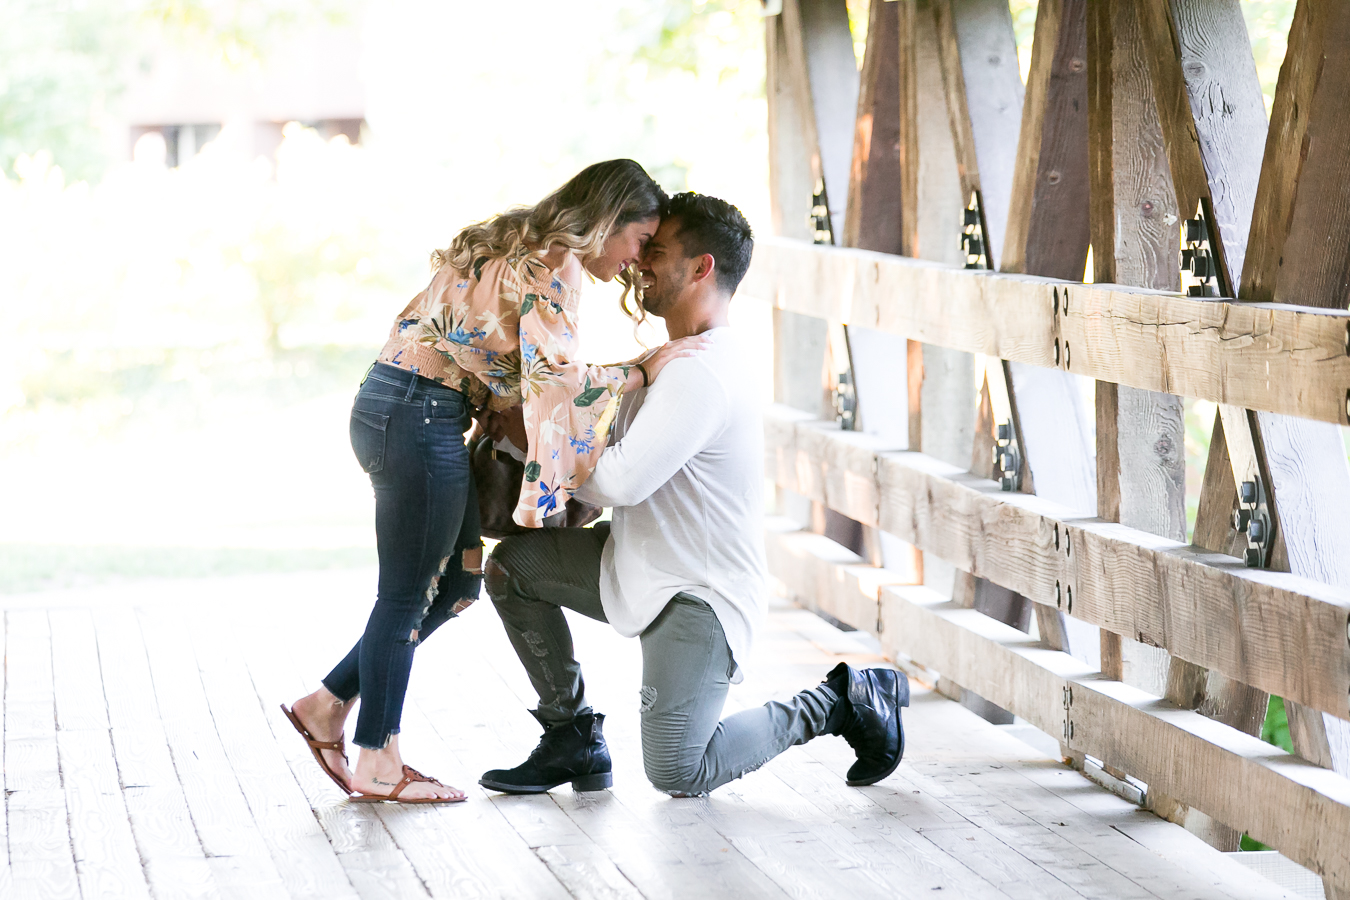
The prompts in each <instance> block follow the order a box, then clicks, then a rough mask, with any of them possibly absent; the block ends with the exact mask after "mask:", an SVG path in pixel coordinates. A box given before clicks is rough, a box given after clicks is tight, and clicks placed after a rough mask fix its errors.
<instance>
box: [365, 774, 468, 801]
mask: <svg viewBox="0 0 1350 900" xmlns="http://www.w3.org/2000/svg"><path fill="white" fill-rule="evenodd" d="M414 781H429V782H431V783H432V784H434V785H436V786H437V787H443V788H447V789H448V790H457V788H450V787H448V786H447V785H444V784H441V783H440V782H439V781H437V780H436V779H435V778H428V777H427V776H425V775H423V774H422V773H421V772H419V771H417V770H416V769H414V768H413V767H412V766H404V767H403V779H402V780H401V781H400V782H399V783H398V784H396V785H394V789H393V790H392V791H390V792H389V793H387V794H367V793H365V792H364V791H358V792H357V793H356V795H355V796H353V797H352V798H351V800H352V802H353V803H382V802H385V801H392V802H394V803H407V804H410V805H411V804H413V803H463V802H464V801H465V800H468V799H469V795H468V794H465V795H464V796H463V797H447V798H441V797H421V798H419V799H417V800H400V799H398V795H399V794H401V793H403V789H404V788H405V787H407V786H408V785H410V784H412V783H413V782H414ZM460 793H463V791H461V792H460Z"/></svg>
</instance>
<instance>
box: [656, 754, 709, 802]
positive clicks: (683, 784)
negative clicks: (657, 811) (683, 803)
mask: <svg viewBox="0 0 1350 900" xmlns="http://www.w3.org/2000/svg"><path fill="white" fill-rule="evenodd" d="M643 768H644V769H646V771H647V780H648V781H649V782H651V785H652V787H654V788H656V789H657V790H658V791H663V792H664V793H667V794H678V795H694V794H701V793H703V792H704V789H703V787H702V784H701V780H700V779H699V777H698V770H697V769H696V768H688V767H681V766H665V765H652V764H651V763H648V762H646V761H645V760H644V765H643Z"/></svg>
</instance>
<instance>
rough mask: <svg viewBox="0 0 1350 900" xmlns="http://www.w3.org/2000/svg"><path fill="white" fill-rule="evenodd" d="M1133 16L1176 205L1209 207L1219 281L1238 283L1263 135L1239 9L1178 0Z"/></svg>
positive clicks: (1222, 1) (1218, 0) (1215, 0)
mask: <svg viewBox="0 0 1350 900" xmlns="http://www.w3.org/2000/svg"><path fill="white" fill-rule="evenodd" d="M1139 18H1140V23H1141V25H1142V26H1143V29H1144V33H1145V36H1146V40H1145V41H1144V43H1143V49H1144V51H1145V52H1146V54H1147V55H1148V63H1149V71H1150V75H1151V78H1152V82H1153V89H1154V96H1155V99H1156V101H1157V109H1158V114H1159V118H1160V120H1161V125H1162V131H1163V135H1164V136H1165V137H1166V144H1167V152H1168V159H1169V161H1170V163H1171V171H1172V180H1173V184H1174V185H1175V188H1176V194H1177V206H1178V209H1179V211H1180V214H1181V217H1182V218H1192V217H1194V216H1195V213H1196V209H1197V207H1198V205H1199V204H1200V203H1201V202H1203V203H1204V204H1205V205H1206V209H1208V210H1209V211H1210V218H1211V221H1212V225H1213V231H1214V234H1212V235H1211V236H1210V245H1211V247H1212V248H1213V249H1214V250H1215V253H1216V257H1217V260H1218V262H1219V265H1220V266H1221V267H1222V270H1223V271H1222V273H1221V277H1220V284H1221V285H1222V286H1228V287H1229V288H1230V289H1235V288H1236V287H1237V285H1238V281H1239V277H1238V276H1240V275H1241V272H1242V265H1243V260H1244V259H1245V258H1246V255H1247V240H1248V232H1249V230H1250V227H1251V220H1252V209H1253V205H1254V203H1255V199H1256V191H1257V183H1258V181H1259V178H1260V172H1261V147H1262V145H1263V143H1264V141H1263V140H1262V138H1263V137H1264V135H1265V134H1266V108H1265V101H1264V100H1263V99H1262V97H1261V84H1260V82H1259V81H1258V79H1257V76H1256V64H1255V61H1254V60H1253V59H1252V54H1251V44H1250V41H1249V39H1248V37H1247V26H1246V23H1245V22H1244V20H1243V17H1242V10H1241V9H1240V8H1239V5H1238V2H1237V0H1176V2H1171V3H1149V4H1142V5H1140V6H1139Z"/></svg>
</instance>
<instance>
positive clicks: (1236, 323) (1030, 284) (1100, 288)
mask: <svg viewBox="0 0 1350 900" xmlns="http://www.w3.org/2000/svg"><path fill="white" fill-rule="evenodd" d="M742 290H743V291H744V292H745V293H746V295H747V296H754V297H760V298H763V299H765V300H769V301H771V302H773V303H774V304H775V305H776V306H777V307H778V308H781V309H785V310H791V311H795V312H797V313H800V314H802V315H807V316H816V317H820V318H827V319H831V320H833V321H839V322H847V323H850V324H856V325H862V326H865V327H868V328H876V329H879V330H882V331H890V332H892V333H894V334H899V335H902V336H904V337H907V338H909V339H911V340H916V341H923V342H925V343H929V344H937V345H939V346H943V347H949V348H953V349H957V350H964V351H967V352H972V353H983V354H985V355H987V356H994V357H998V358H1001V359H1007V360H1011V361H1014V362H1023V363H1027V364H1030V365H1035V366H1041V367H1047V368H1064V369H1067V370H1068V371H1071V372H1074V373H1075V374H1078V375H1083V376H1085V377H1089V378H1096V379H1099V380H1102V381H1110V382H1113V383H1117V384H1124V385H1128V386H1131V387H1137V388H1142V389H1146V390H1152V391H1165V392H1168V393H1173V394H1179V395H1182V396H1187V397H1196V398H1199V399H1203V400H1212V401H1214V402H1216V403H1230V404H1233V405H1235V406H1241V407H1244V408H1247V409H1257V410H1264V411H1270V412H1282V413H1287V414H1291V415H1298V416H1303V417H1306V418H1310V419H1318V420H1321V421H1326V422H1335V423H1338V424H1350V419H1347V418H1346V417H1345V393H1346V389H1347V387H1350V357H1347V356H1346V352H1345V338H1346V325H1347V320H1348V319H1350V314H1347V313H1345V312H1343V311H1340V310H1315V309H1311V308H1295V307H1292V306H1290V305H1287V304H1257V303H1229V302H1223V301H1215V300H1206V299H1203V298H1192V297H1180V296H1177V295H1175V294H1169V293H1165V292H1161V291H1146V290H1143V289H1139V288H1133V289H1132V288H1127V287H1122V286H1119V285H1105V284H1093V285H1083V286H1076V285H1071V284H1070V285H1067V286H1066V285H1065V284H1064V283H1061V282H1055V281H1052V280H1049V279H1041V278H1034V277H1032V276H1026V275H1007V274H1001V273H989V272H976V271H967V270H963V269H958V268H955V267H949V266H943V265H939V264H936V263H932V262H921V261H918V260H911V259H907V258H905V257H897V256H891V255H888V254H879V253H869V252H868V251H865V250H852V249H845V248H830V247H812V246H810V245H805V244H802V243H800V242H791V241H778V240H776V239H772V238H769V239H761V240H760V241H759V242H758V243H757V246H756V248H755V256H754V259H753V261H752V263H751V267H750V273H749V274H748V275H747V278H746V282H745V285H744V287H743V288H742ZM1066 291H1067V294H1068V303H1067V309H1065V308H1064V304H1062V303H1059V302H1058V301H1059V300H1060V299H1062V295H1064V294H1065V293H1066ZM901 298H903V299H904V302H899V301H900V299H901ZM1057 307H1058V308H1059V312H1058V314H1056V312H1055V310H1056V308H1057ZM1056 338H1058V339H1059V340H1058V347H1059V350H1060V361H1059V362H1056V357H1055V352H1056V347H1057V342H1056Z"/></svg>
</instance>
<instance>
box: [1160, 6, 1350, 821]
mask: <svg viewBox="0 0 1350 900" xmlns="http://www.w3.org/2000/svg"><path fill="white" fill-rule="evenodd" d="M1164 12H1165V13H1166V15H1165V16H1164V15H1163V14H1160V13H1159V12H1157V11H1154V12H1153V14H1152V15H1151V16H1150V17H1149V18H1148V20H1147V22H1148V27H1149V29H1150V31H1151V33H1152V36H1153V37H1154V40H1153V41H1151V44H1152V46H1153V48H1154V50H1155V52H1154V54H1153V56H1152V58H1151V63H1152V69H1153V71H1154V73H1155V74H1154V81H1155V83H1156V84H1157V85H1158V86H1159V95H1160V97H1164V98H1166V99H1164V100H1163V101H1160V109H1161V112H1162V122H1163V128H1164V131H1165V132H1166V133H1167V138H1168V145H1169V150H1170V153H1171V156H1172V160H1173V166H1172V168H1173V173H1174V176H1175V177H1176V189H1177V194H1178V200H1179V202H1180V203H1181V204H1183V211H1186V210H1187V209H1190V210H1193V209H1194V205H1195V203H1196V202H1197V201H1199V202H1203V203H1206V204H1207V205H1208V207H1207V208H1209V209H1210V210H1212V214H1213V218H1214V219H1215V221H1216V223H1217V228H1216V231H1217V232H1218V234H1217V235H1216V236H1215V237H1216V239H1215V240H1212V241H1211V243H1212V244H1217V246H1216V249H1217V250H1219V251H1220V252H1219V254H1218V255H1219V260H1220V263H1221V265H1224V266H1225V267H1226V271H1227V274H1228V277H1229V284H1231V285H1233V286H1235V287H1236V288H1237V289H1238V293H1239V296H1241V297H1243V298H1244V299H1274V300H1277V301H1280V300H1285V301H1294V302H1299V303H1306V304H1310V305H1318V306H1341V307H1343V306H1345V301H1346V288H1345V286H1344V278H1345V276H1344V273H1345V272H1346V262H1347V259H1346V252H1347V249H1350V219H1347V218H1346V217H1345V216H1344V209H1345V204H1344V202H1343V199H1342V196H1341V195H1338V194H1337V193H1336V191H1337V190H1339V189H1341V186H1342V185H1343V184H1344V178H1345V176H1344V172H1345V167H1346V165H1347V164H1350V152H1348V148H1347V145H1346V142H1345V133H1346V122H1345V117H1344V115H1342V114H1341V113H1339V112H1335V113H1332V112H1329V110H1330V109H1332V108H1338V107H1339V104H1340V103H1341V102H1343V98H1344V96H1345V92H1346V90H1347V89H1350V81H1347V79H1350V63H1348V61H1347V59H1346V56H1345V54H1344V52H1343V48H1344V47H1345V45H1346V39H1347V37H1348V36H1350V16H1347V15H1346V12H1347V8H1346V7H1345V6H1344V5H1343V4H1325V3H1319V2H1300V4H1299V5H1298V7H1297V9H1296V11H1295V16H1294V22H1293V25H1292V27H1291V29H1290V37H1289V49H1288V52H1287V54H1286V56H1285V62H1284V65H1283V66H1282V67H1281V71H1280V83H1279V87H1278V89H1277V91H1276V100H1275V105H1274V110H1273V121H1272V123H1271V127H1270V129H1269V131H1268V132H1267V137H1266V141H1265V149H1264V155H1261V154H1259V153H1258V147H1259V142H1257V141H1255V140H1253V137H1254V136H1255V135H1257V134H1260V133H1261V131H1262V128H1263V126H1264V124H1265V106H1264V103H1263V101H1262V99H1261V95H1260V90H1259V85H1258V83H1257V80H1256V73H1255V66H1254V64H1253V63H1252V61H1251V59H1250V56H1249V54H1248V52H1247V50H1248V47H1249V46H1250V45H1249V44H1248V39H1247V33H1246V28H1245V24H1244V22H1243V20H1242V15H1241V12H1240V10H1239V9H1238V7H1237V3H1236V2H1235V0H1172V3H1171V4H1170V6H1169V7H1168V8H1167V9H1166V10H1165V11H1164ZM1160 38H1168V39H1170V40H1168V41H1167V44H1163V43H1162V42H1161V41H1160V40H1159V39H1160ZM1164 47H1168V48H1169V49H1172V51H1173V52H1172V53H1165V52H1163V48H1164ZM1215 96H1221V97H1222V98H1223V101H1224V102H1223V104H1222V106H1221V107H1219V108H1216V107H1215V105H1214V104H1213V102H1212V99H1213V97H1215ZM1319 97H1320V99H1319ZM1328 116H1330V118H1327V117H1328ZM1300 209H1301V212H1300ZM1187 214H1192V213H1187ZM1248 221H1250V222H1251V232H1250V235H1249V234H1248V231H1247V227H1246V223H1247V222H1248ZM1309 241H1312V242H1314V243H1315V244H1316V246H1317V250H1316V251H1312V250H1311V248H1310V245H1309V243H1308V242H1309ZM1338 272H1340V273H1342V274H1339V275H1338V274H1337V273H1338ZM1225 413H1226V415H1225V416H1224V417H1223V419H1222V420H1221V421H1219V422H1216V424H1215V429H1214V437H1213V440H1214V441H1215V442H1221V443H1223V444H1224V445H1225V446H1224V447H1223V448H1222V449H1223V450H1224V451H1225V453H1226V451H1227V449H1228V447H1227V445H1228V444H1231V443H1233V442H1234V441H1236V442H1237V443H1238V444H1240V445H1241V446H1242V449H1243V451H1244V454H1249V455H1250V456H1251V457H1252V459H1253V461H1252V462H1251V463H1247V464H1245V465H1244V468H1243V472H1244V473H1246V472H1248V470H1253V471H1254V472H1259V473H1260V474H1261V475H1262V477H1263V478H1264V480H1265V481H1266V488H1267V493H1268V496H1269V498H1270V504H1271V510H1272V513H1273V516H1274V519H1275V521H1276V522H1277V526H1276V546H1275V551H1274V553H1273V554H1272V559H1271V567H1272V568H1280V569H1288V570H1292V571H1294V572H1295V573H1297V574H1301V575H1306V576H1308V577H1313V578H1317V579H1319V580H1322V581H1326V582H1328V583H1332V584H1347V583H1350V565H1347V563H1346V562H1345V561H1344V560H1343V559H1342V557H1343V554H1341V553H1340V552H1338V550H1337V549H1336V548H1337V542H1338V541H1339V540H1344V539H1345V538H1346V537H1350V530H1347V529H1346V528H1345V526H1344V525H1343V522H1344V513H1343V510H1344V509H1345V508H1346V505H1347V504H1350V470H1347V466H1346V461H1345V451H1344V447H1343V445H1342V443H1341V439H1340V435H1339V431H1338V429H1337V428H1336V427H1335V426H1334V425H1327V424H1325V423H1317V422H1309V421H1307V420H1303V419H1296V418H1293V417H1288V416H1278V415H1273V414H1267V413H1258V414H1251V413H1246V412H1242V411H1230V410H1225ZM1227 413H1231V414H1227ZM1217 452H1218V451H1217V450H1216V449H1215V448H1214V447H1213V446H1211V458H1210V463H1209V468H1207V469H1206V491H1209V490H1210V488H1211V484H1212V483H1213V482H1214V481H1215V480H1219V479H1221V478H1223V477H1224V476H1226V477H1227V483H1226V484H1225V485H1224V487H1223V491H1224V493H1223V500H1222V501H1220V502H1216V503H1215V504H1214V507H1215V508H1214V510H1213V512H1212V517H1213V519H1214V520H1215V521H1216V522H1217V520H1218V518H1219V516H1220V515H1221V514H1222V513H1224V512H1227V510H1225V509H1224V507H1225V506H1229V507H1231V505H1232V500H1231V497H1230V496H1229V494H1228V493H1227V492H1228V491H1234V490H1236V487H1235V484H1236V481H1237V480H1238V477H1239V476H1238V475H1237V473H1236V468H1237V466H1236V465H1234V466H1233V468H1232V469H1229V470H1228V471H1227V472H1225V471H1224V470H1225V469H1226V468H1228V467H1227V463H1226V460H1225V462H1224V463H1223V464H1220V465H1218V466H1217V468H1215V464H1216V462H1217V459H1216V455H1215V454H1216V453H1217ZM1210 468H1215V471H1214V472H1213V473H1211V471H1210ZM1313 473H1317V474H1315V475H1314V474H1313ZM1240 477H1241V478H1243V479H1245V478H1247V477H1250V476H1249V475H1248V474H1242V475H1241V476H1240ZM1204 501H1205V496H1204V495H1202V510H1201V513H1202V514H1204V513H1206V510H1205V509H1204V508H1203V504H1204ZM1203 519H1204V517H1203V516H1202V517H1201V518H1198V519H1197V522H1196V538H1195V540H1196V543H1201V541H1202V540H1203V541H1205V543H1203V544H1201V545H1202V546H1208V547H1210V548H1211V549H1223V550H1225V551H1227V550H1228V548H1224V547H1222V546H1218V545H1222V544H1223V543H1224V542H1225V540H1226V539H1227V537H1226V535H1225V534H1223V533H1222V529H1221V526H1216V527H1215V529H1214V530H1213V531H1212V532H1210V533H1208V534H1207V533H1206V532H1207V529H1206V528H1205V527H1204V521H1203ZM1286 708H1287V711H1288V713H1289V721H1290V736H1291V738H1292V739H1293V741H1294V749H1295V752H1297V753H1298V754H1299V755H1300V756H1303V757H1304V758H1305V759H1308V760H1310V761H1313V762H1316V763H1318V764H1319V765H1323V766H1326V767H1328V768H1334V769H1336V770H1337V771H1339V772H1341V773H1342V774H1346V773H1348V772H1350V724H1348V723H1346V722H1345V721H1344V720H1341V719H1338V718H1336V717H1334V716H1327V715H1325V714H1323V713H1320V712H1316V711H1313V710H1309V709H1307V708H1305V707H1301V706H1299V705H1298V704H1294V703H1289V704H1287V705H1286ZM1200 710H1201V712H1203V713H1205V714H1206V715H1210V716H1212V717H1214V718H1218V719H1220V720H1221V721H1224V722H1226V723H1228V724H1230V725H1233V726H1234V727H1237V728H1241V729H1243V730H1246V731H1248V732H1249V733H1256V731H1257V730H1258V729H1259V728H1260V724H1261V721H1262V719H1264V711H1265V695H1264V694H1263V693H1261V692H1259V691H1255V689H1253V688H1250V687H1248V686H1246V685H1240V684H1237V683H1235V682H1232V681H1230V680H1228V679H1223V678H1222V677H1221V676H1218V675H1217V673H1210V674H1209V679H1208V684H1207V686H1206V697H1205V699H1204V700H1203V701H1202V703H1201V706H1200ZM1187 827H1188V828H1189V827H1191V823H1190V822H1189V820H1188V822H1187Z"/></svg>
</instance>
